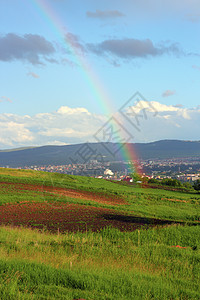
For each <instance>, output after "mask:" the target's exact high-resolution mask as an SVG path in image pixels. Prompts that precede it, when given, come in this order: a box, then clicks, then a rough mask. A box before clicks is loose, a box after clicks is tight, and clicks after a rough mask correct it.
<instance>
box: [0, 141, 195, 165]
mask: <svg viewBox="0 0 200 300" xmlns="http://www.w3.org/2000/svg"><path fill="white" fill-rule="evenodd" d="M128 145H129V149H131V148H132V150H133V151H134V152H135V153H136V157H138V158H141V159H155V158H160V159H165V158H177V157H197V156H198V157H200V141H179V140H163V141H157V142H152V143H135V144H134V143H132V144H128ZM122 147H123V145H122V144H117V143H89V144H77V145H66V146H42V147H36V148H33V147H32V148H31V147H30V148H25V149H23V148H20V149H13V150H9V151H8V150H1V151H0V166H1V167H5V166H10V167H20V166H32V165H38V166H41V165H64V164H68V163H78V162H82V163H84V162H87V161H88V160H91V159H97V160H103V161H119V160H120V161H121V160H123V157H122V155H121V152H122V151H120V150H119V149H120V148H122Z"/></svg>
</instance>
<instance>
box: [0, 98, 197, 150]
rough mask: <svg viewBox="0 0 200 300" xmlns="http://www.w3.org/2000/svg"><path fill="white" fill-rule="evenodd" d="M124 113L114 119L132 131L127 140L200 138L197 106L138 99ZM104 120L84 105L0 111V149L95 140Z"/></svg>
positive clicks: (116, 114) (105, 120)
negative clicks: (19, 112)
mask: <svg viewBox="0 0 200 300" xmlns="http://www.w3.org/2000/svg"><path fill="white" fill-rule="evenodd" d="M155 112H156V114H155ZM124 115H125V117H124ZM124 115H122V114H121V113H120V112H117V113H115V118H116V119H117V120H118V121H119V122H120V124H122V125H123V128H125V129H126V134H127V132H128V133H129V132H130V133H131V136H132V140H131V141H130V142H151V141H155V140H163V139H182V140H199V124H200V107H195V108H184V107H182V106H181V105H175V106H174V105H166V104H161V103H159V102H156V101H150V102H148V101H139V102H138V103H135V104H133V105H132V106H129V107H127V108H125V109H124ZM107 121H108V119H107V117H105V116H104V115H97V114H92V113H90V112H89V111H88V110H87V109H86V108H83V107H79V108H70V107H68V106H62V107H60V108H59V109H58V110H57V111H55V112H50V113H40V114H36V115H34V116H29V115H24V116H20V115H17V114H5V113H4V114H0V149H7V148H16V147H23V146H42V145H50V144H51V145H55V144H57V145H64V144H72V143H84V142H97V140H96V139H95V137H94V135H95V134H96V132H98V130H99V129H101V128H103V127H102V126H104V124H105V123H106V122H107ZM134 124H135V125H137V126H134ZM102 141H104V142H106V141H108V140H102Z"/></svg>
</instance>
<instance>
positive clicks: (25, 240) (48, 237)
mask: <svg viewBox="0 0 200 300" xmlns="http://www.w3.org/2000/svg"><path fill="white" fill-rule="evenodd" d="M0 182H9V185H1V190H0V204H2V205H4V204H6V203H19V202H23V201H28V202H44V201H47V202H54V201H59V202H66V203H67V202H70V203H77V204H80V205H90V206H97V207H109V208H112V209H115V210H116V212H117V214H118V213H120V212H121V213H124V212H126V213H128V215H130V216H139V217H148V218H158V219H166V220H172V221H174V222H175V223H178V222H181V221H183V222H182V224H185V225H184V226H183V225H170V226H169V225H168V226H165V227H154V228H151V229H141V230H136V231H133V232H120V231H119V230H117V229H113V228H110V227H109V228H105V229H103V230H101V231H100V232H97V233H92V232H90V231H88V232H86V233H80V232H78V233H66V234H54V235H53V234H50V233H48V232H46V231H45V230H44V231H43V232H40V231H38V230H37V229H34V230H31V229H25V228H22V227H21V228H12V227H9V226H7V227H6V226H1V227H0V299H3V300H4V299H5V300H7V299H13V300H14V299H69V300H72V299H79V298H84V299H87V300H89V299H91V300H94V299H95V300H96V299H105V300H107V299H108V300H109V299H119V300H123V299H124V300H126V299H127V300H129V299H161V300H162V299H166V300H168V299H185V300H186V299H199V298H200V289H199V282H200V230H199V226H198V225H199V220H200V219H199V211H200V210H199V203H200V194H195V193H181V192H173V191H166V190H162V189H149V188H148V189H143V188H140V187H132V186H124V185H120V184H116V183H112V182H108V181H105V180H101V179H99V180H98V179H94V178H87V177H81V176H80V177H78V176H68V175H62V174H54V173H45V172H35V171H29V170H27V171H24V170H23V171H22V170H10V169H0ZM15 183H26V184H38V185H44V186H48V185H49V186H52V185H53V186H55V187H63V188H71V189H79V190H85V191H91V192H94V193H100V194H103V195H108V196H109V195H112V196H113V195H114V196H116V197H120V198H123V199H124V200H126V201H127V202H128V204H127V205H121V206H114V205H113V206H110V205H108V204H101V203H95V202H93V201H86V200H84V199H75V198H71V197H64V196H62V197H60V196H56V195H52V194H51V193H49V192H42V191H41V192H39V191H29V190H25V189H23V188H22V189H21V190H17V191H16V189H15ZM0 210H1V206H0ZM61 222H62V220H61ZM194 224H195V225H196V226H194ZM177 245H178V246H180V247H184V248H178V247H176V246H177Z"/></svg>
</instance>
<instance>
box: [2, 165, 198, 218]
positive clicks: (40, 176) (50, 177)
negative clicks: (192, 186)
mask: <svg viewBox="0 0 200 300" xmlns="http://www.w3.org/2000/svg"><path fill="white" fill-rule="evenodd" d="M0 181H1V182H10V183H13V184H14V183H26V184H33V185H36V184H38V185H44V186H54V187H62V188H70V189H75V190H76V189H79V190H84V191H90V192H94V193H98V194H102V195H112V196H115V197H120V198H123V199H125V200H126V201H127V202H128V203H129V205H123V206H120V207H117V206H115V207H114V206H112V207H111V206H108V205H106V204H100V203H95V202H93V201H87V202H86V201H84V200H80V199H73V198H71V197H60V196H55V195H52V194H50V193H48V192H33V191H25V192H24V191H21V192H18V193H17V194H16V193H14V194H13V187H14V186H12V185H11V186H10V187H8V188H7V187H6V190H5V191H3V190H1V191H0V204H4V203H16V202H20V201H27V199H28V200H29V201H40V202H43V201H47V202H51V201H52V202H56V201H58V202H60V201H61V202H71V203H78V204H82V205H93V206H97V207H105V208H108V207H109V208H113V209H116V210H117V211H123V212H128V213H130V215H136V216H138V217H150V218H158V219H165V220H172V221H179V222H196V221H200V214H199V212H200V194H198V193H196V194H194V193H185V192H184V193H182V192H174V191H166V190H162V189H151V188H140V187H132V186H124V185H120V184H116V183H113V182H109V181H106V180H103V179H94V178H90V177H82V176H72V175H65V174H59V173H47V172H38V171H31V170H17V169H3V168H0ZM171 199H172V200H173V201H171ZM175 200H178V201H175Z"/></svg>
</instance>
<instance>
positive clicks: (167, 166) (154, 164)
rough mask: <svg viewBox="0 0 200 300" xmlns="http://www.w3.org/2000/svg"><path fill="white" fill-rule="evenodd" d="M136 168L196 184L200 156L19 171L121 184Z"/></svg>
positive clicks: (150, 174) (153, 175) (199, 176)
mask: <svg viewBox="0 0 200 300" xmlns="http://www.w3.org/2000/svg"><path fill="white" fill-rule="evenodd" d="M132 165H137V170H139V173H140V175H141V177H148V178H154V179H164V178H172V179H178V180H180V181H181V182H193V181H196V180H197V179H200V157H193V158H172V159H162V160H138V161H135V162H134V163H133V164H132V163H131V162H127V163H125V162H122V161H114V162H102V161H98V160H89V161H88V162H87V163H84V164H81V163H77V164H74V163H71V164H66V165H44V166H37V165H33V166H24V167H20V166H19V167H18V169H31V170H37V171H45V172H58V173H63V174H70V175H80V176H90V177H95V178H104V179H110V180H118V181H120V180H126V178H127V176H128V174H130V173H132V172H133V167H132ZM6 167H9V166H6Z"/></svg>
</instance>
